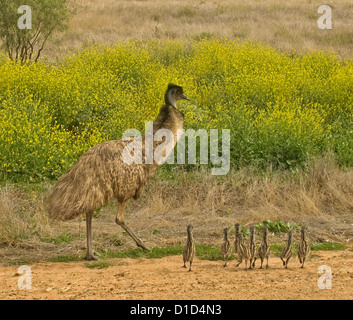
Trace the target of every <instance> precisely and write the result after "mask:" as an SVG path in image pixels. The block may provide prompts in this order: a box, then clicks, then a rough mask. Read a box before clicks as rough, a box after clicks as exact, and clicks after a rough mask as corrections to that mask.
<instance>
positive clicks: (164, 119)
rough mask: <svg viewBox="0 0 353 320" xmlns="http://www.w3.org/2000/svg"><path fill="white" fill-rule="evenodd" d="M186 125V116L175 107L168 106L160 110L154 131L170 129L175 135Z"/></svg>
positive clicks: (154, 123) (154, 124)
mask: <svg viewBox="0 0 353 320" xmlns="http://www.w3.org/2000/svg"><path fill="white" fill-rule="evenodd" d="M183 125H184V114H183V113H182V112H180V111H179V110H178V109H177V108H176V107H175V106H172V105H170V104H166V105H165V106H163V107H162V108H161V109H160V110H159V114H158V116H157V118H156V120H154V122H153V131H154V132H155V131H157V130H159V129H169V130H171V131H172V132H173V134H174V135H175V134H176V132H177V130H178V129H182V128H183Z"/></svg>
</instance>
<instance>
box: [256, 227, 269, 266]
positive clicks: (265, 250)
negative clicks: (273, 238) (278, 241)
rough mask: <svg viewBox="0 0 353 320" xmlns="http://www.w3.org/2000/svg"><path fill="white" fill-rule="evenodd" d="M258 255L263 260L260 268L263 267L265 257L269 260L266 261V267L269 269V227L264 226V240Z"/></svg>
mask: <svg viewBox="0 0 353 320" xmlns="http://www.w3.org/2000/svg"><path fill="white" fill-rule="evenodd" d="M257 256H258V257H259V258H260V260H261V266H260V269H262V264H263V262H264V260H265V259H266V260H267V263H266V269H267V268H268V259H269V257H270V246H269V245H268V229H267V228H264V233H263V236H262V242H261V245H260V248H259V251H258V254H257Z"/></svg>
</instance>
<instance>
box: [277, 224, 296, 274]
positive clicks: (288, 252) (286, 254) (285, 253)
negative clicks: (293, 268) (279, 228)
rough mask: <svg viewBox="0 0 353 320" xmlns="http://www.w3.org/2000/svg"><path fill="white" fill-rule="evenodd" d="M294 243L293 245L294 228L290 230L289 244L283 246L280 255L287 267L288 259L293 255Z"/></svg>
mask: <svg viewBox="0 0 353 320" xmlns="http://www.w3.org/2000/svg"><path fill="white" fill-rule="evenodd" d="M292 245H293V232H292V230H289V231H288V240H287V244H286V245H285V247H284V248H283V250H282V253H281V256H280V258H281V260H282V262H283V265H284V267H285V268H286V269H287V267H288V261H289V259H290V258H291V256H292Z"/></svg>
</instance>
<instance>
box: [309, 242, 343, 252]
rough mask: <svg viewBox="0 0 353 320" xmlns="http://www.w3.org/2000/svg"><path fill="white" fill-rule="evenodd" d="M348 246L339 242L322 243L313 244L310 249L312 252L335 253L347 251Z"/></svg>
mask: <svg viewBox="0 0 353 320" xmlns="http://www.w3.org/2000/svg"><path fill="white" fill-rule="evenodd" d="M346 248H347V246H346V245H345V244H344V243H337V242H331V241H328V242H322V243H311V244H310V249H311V250H312V251H319V250H322V251H335V250H345V249H346Z"/></svg>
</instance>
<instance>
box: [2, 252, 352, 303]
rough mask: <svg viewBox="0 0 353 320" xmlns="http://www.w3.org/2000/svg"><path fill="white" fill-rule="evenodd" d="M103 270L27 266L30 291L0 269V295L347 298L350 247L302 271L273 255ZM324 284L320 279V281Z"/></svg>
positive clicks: (14, 269)
mask: <svg viewBox="0 0 353 320" xmlns="http://www.w3.org/2000/svg"><path fill="white" fill-rule="evenodd" d="M109 263H110V264H111V265H110V266H109V267H108V268H104V269H89V268H87V267H86V265H85V262H84V261H82V262H70V263H51V262H39V263H35V264H32V265H30V267H31V272H32V289H30V290H29V289H27V290H20V289H19V287H18V281H19V280H21V277H22V275H23V274H22V273H21V274H20V273H18V266H8V267H5V266H1V267H0V299H11V300H12V299H16V300H18V299H21V300H23V299H50V300H53V299H55V300H63V299H116V300H124V299H131V300H142V299H149V300H150V299H151V300H159V299H167V300H176V299H182V300H184V299H188V300H189V299H190V300H192V299H201V300H212V299H221V300H237V299H315V300H316V299H352V298H353V251H352V249H347V250H344V251H315V252H313V253H312V256H311V258H310V259H309V260H308V262H307V264H306V266H305V268H304V269H301V268H300V265H299V262H298V260H297V258H296V257H295V258H293V259H292V261H290V263H289V268H288V269H284V268H283V266H282V263H281V261H280V259H279V258H278V257H272V258H271V259H270V268H269V269H262V270H259V269H258V266H257V267H256V268H255V269H253V270H244V266H243V265H241V266H240V267H239V268H235V261H230V263H229V266H228V267H227V268H224V267H223V266H222V261H207V260H199V259H196V260H195V261H194V264H193V271H192V272H187V269H184V268H182V267H181V266H182V258H181V257H180V256H171V257H165V258H161V259H145V258H142V259H111V260H109ZM321 265H326V266H329V267H330V268H331V271H332V276H331V283H332V288H331V289H320V288H319V287H318V283H319V282H320V280H321V279H322V278H320V277H322V276H323V275H324V274H325V272H326V271H325V272H324V273H322V274H320V273H319V272H318V269H319V267H320V266H321ZM321 282H322V283H323V284H324V285H325V284H327V282H325V281H321Z"/></svg>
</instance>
